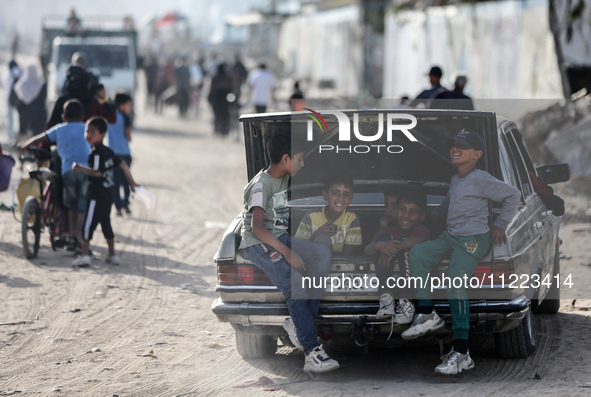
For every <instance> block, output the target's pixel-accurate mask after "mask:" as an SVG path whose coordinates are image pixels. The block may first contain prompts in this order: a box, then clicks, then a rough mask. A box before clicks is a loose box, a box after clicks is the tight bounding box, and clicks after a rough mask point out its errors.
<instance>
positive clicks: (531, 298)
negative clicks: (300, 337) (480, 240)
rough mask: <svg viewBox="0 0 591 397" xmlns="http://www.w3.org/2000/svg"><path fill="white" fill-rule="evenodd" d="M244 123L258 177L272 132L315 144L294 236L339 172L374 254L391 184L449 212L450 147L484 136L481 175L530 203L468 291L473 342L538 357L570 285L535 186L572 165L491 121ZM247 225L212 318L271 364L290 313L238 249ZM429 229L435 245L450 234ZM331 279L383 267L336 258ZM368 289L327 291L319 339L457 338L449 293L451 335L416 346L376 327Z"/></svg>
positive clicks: (375, 293) (438, 292)
mask: <svg viewBox="0 0 591 397" xmlns="http://www.w3.org/2000/svg"><path fill="white" fill-rule="evenodd" d="M402 112H404V113H402ZM311 116H314V120H312V117H311ZM240 120H241V121H242V122H243V124H244V133H245V146H246V159H247V171H248V178H249V179H250V178H252V177H253V176H254V175H255V174H256V173H257V172H258V171H259V170H261V169H262V168H264V167H267V166H268V165H269V159H268V156H267V154H266V151H265V145H264V144H265V141H266V137H268V136H269V134H272V133H273V132H275V131H277V130H280V129H286V130H290V131H291V133H292V135H299V136H301V137H302V138H303V139H307V141H308V144H309V147H307V149H306V152H305V157H304V159H305V164H306V165H305V167H304V168H303V169H302V171H300V173H298V175H297V176H296V177H294V178H292V181H291V188H290V202H289V205H290V208H291V225H290V227H291V231H292V232H293V233H294V234H295V230H296V229H297V226H298V225H299V222H300V220H301V219H302V217H303V215H304V214H305V213H306V212H307V211H309V210H312V209H319V208H321V207H322V206H323V205H325V202H324V201H323V199H322V196H321V190H322V181H323V180H324V179H325V178H326V177H327V176H330V175H332V174H334V173H338V172H340V173H346V174H347V175H349V176H350V177H351V178H352V179H353V180H354V183H355V187H354V191H355V198H354V200H353V202H352V203H351V205H350V207H349V210H350V211H353V212H355V213H356V214H357V215H358V217H359V219H360V221H361V229H362V238H363V243H364V246H365V245H367V244H368V243H369V242H370V241H371V238H372V236H373V234H374V233H375V232H376V230H377V229H378V227H379V220H380V218H381V217H382V216H383V213H384V195H383V193H384V191H386V190H387V189H388V188H391V187H396V188H399V189H412V190H414V191H417V192H422V193H425V194H426V195H427V199H428V206H431V207H432V206H436V205H438V204H440V203H441V202H442V201H443V199H444V198H445V195H446V192H447V189H448V187H449V182H450V180H451V177H452V176H453V175H454V174H455V173H457V169H456V168H455V167H454V166H453V164H452V163H451V160H450V159H449V146H448V145H447V144H446V140H447V139H448V138H450V137H451V136H453V135H455V134H456V133H457V132H458V131H460V130H461V129H463V128H465V129H468V130H471V131H475V132H477V133H478V134H479V135H480V136H481V137H482V138H483V141H484V143H485V150H484V152H483V156H482V159H481V160H480V161H479V162H478V164H477V167H478V168H480V169H483V170H486V171H487V172H489V173H490V174H491V175H493V176H495V177H496V178H498V179H500V180H503V181H505V182H506V183H509V184H511V185H513V186H515V187H516V188H518V189H519V190H520V191H521V193H522V200H521V204H520V207H519V211H518V213H517V214H516V215H515V217H514V218H513V220H512V222H511V223H510V225H509V227H508V228H507V238H508V243H507V244H504V245H503V246H501V247H493V248H491V250H490V252H489V253H488V255H487V256H486V257H485V258H484V259H483V260H482V261H481V262H480V264H479V266H478V268H477V269H476V272H475V275H474V277H476V278H477V279H478V280H480V283H478V285H477V286H474V287H470V288H467V291H468V295H469V299H470V327H471V328H470V332H471V334H473V336H474V337H475V338H472V337H471V341H472V340H474V341H476V340H482V338H478V335H480V336H483V337H484V338H487V339H488V340H489V341H491V342H492V341H494V343H495V347H496V351H497V353H498V354H499V355H500V356H501V357H507V358H520V357H527V356H528V355H530V354H531V353H532V352H533V351H534V349H535V340H534V338H533V322H532V312H533V313H556V312H557V311H558V308H559V297H560V287H561V286H563V283H568V282H569V280H568V279H567V280H564V279H561V278H560V263H559V253H558V249H559V245H560V239H559V238H558V230H559V228H560V220H561V218H560V217H559V216H555V215H554V214H553V213H552V211H551V210H550V209H549V208H546V206H545V205H544V203H543V202H542V200H541V198H540V197H539V196H538V194H537V193H536V191H535V190H534V188H533V184H532V178H538V179H540V180H542V181H543V182H545V183H547V184H549V183H556V182H561V181H567V180H568V179H569V178H570V171H569V168H568V165H566V164H551V165H545V166H542V167H538V168H537V169H535V168H534V165H533V162H532V160H531V159H530V156H529V154H528V152H527V150H526V148H525V145H524V143H523V140H522V138H521V134H520V133H519V131H518V130H517V127H516V125H515V124H514V123H513V122H512V121H510V120H507V119H504V118H502V117H498V116H497V115H496V114H495V113H493V112H485V111H451V110H440V111H436V110H404V111H401V110H383V111H380V110H363V111H342V112H335V111H325V112H317V113H315V114H313V113H310V112H295V113H276V114H257V115H245V116H243V117H242V118H241V119H240ZM376 131H377V132H376ZM413 138H414V140H413ZM347 139H349V140H347ZM245 182H246V181H245ZM499 209H500V204H499V203H493V202H491V203H490V216H489V218H490V219H489V221H490V224H492V222H493V220H494V218H495V216H497V215H498V212H499ZM240 226H241V220H240V216H237V217H236V218H235V219H234V221H233V222H232V223H231V224H230V225H229V227H228V228H227V230H226V232H225V233H224V236H223V238H222V242H221V245H220V247H219V250H218V252H217V253H216V255H215V257H214V262H215V263H216V266H217V272H218V285H217V292H219V294H220V296H219V298H218V299H216V300H215V301H214V302H213V305H212V310H213V313H214V314H215V315H216V316H217V317H218V319H219V321H223V322H229V323H230V324H231V325H232V327H233V328H234V329H235V334H236V347H237V350H238V352H239V353H240V355H241V356H242V357H244V358H262V357H266V356H269V355H271V354H274V352H275V351H276V349H277V339H281V341H282V342H283V343H284V344H289V343H290V342H289V338H287V337H286V336H287V334H286V332H285V331H284V329H283V327H282V322H283V320H284V318H285V317H286V316H288V315H289V314H288V310H287V306H286V304H285V300H284V298H283V296H282V294H281V293H280V292H279V290H278V289H277V288H276V287H275V286H273V285H272V283H271V282H270V281H269V280H268V279H267V277H266V276H265V274H264V273H263V272H262V271H261V270H259V269H258V268H256V267H255V266H253V265H252V264H251V263H250V262H249V261H248V260H245V259H244V258H243V257H242V256H241V255H240V254H239V252H238V251H237V247H238V245H239V242H240ZM427 226H429V227H430V228H431V230H432V237H433V238H435V237H436V236H438V235H439V233H440V232H441V231H442V230H443V229H444V227H445V225H437V224H428V225H427ZM446 269H447V261H444V262H442V263H441V264H440V265H439V269H437V271H434V272H433V273H432V274H436V273H437V274H438V273H443V274H445V271H446ZM331 276H334V277H336V278H350V279H351V280H357V281H359V280H360V279H363V277H373V276H375V265H374V263H373V261H372V259H371V258H369V257H366V256H355V257H345V256H339V255H334V256H333V261H332V267H331ZM361 284H362V283H352V286H351V287H350V288H349V287H345V288H340V289H338V288H327V289H326V290H325V294H324V296H323V299H322V301H321V305H320V313H319V317H318V318H317V319H316V320H315V323H316V326H317V328H318V330H319V334H320V336H321V338H323V339H329V338H332V339H334V340H341V341H350V342H351V343H356V344H357V345H359V346H368V345H395V344H408V343H429V342H435V343H436V342H439V341H444V342H449V341H451V340H452V333H451V312H450V309H449V306H448V302H447V296H446V289H445V288H443V287H440V288H436V289H435V291H434V298H435V307H436V310H437V312H438V313H439V314H440V316H441V317H442V318H443V319H444V320H445V322H446V327H444V329H442V330H441V331H440V332H436V333H433V334H429V335H426V336H424V337H422V338H419V339H417V340H416V341H412V342H411V341H404V340H402V339H401V338H400V336H399V335H398V334H400V333H401V332H402V331H404V330H405V329H406V328H407V327H408V325H396V324H394V325H392V324H391V323H390V322H389V321H380V320H377V319H376V317H375V314H376V312H377V311H378V308H379V307H378V300H379V296H380V292H379V290H378V288H377V287H376V288H373V287H371V286H367V285H366V284H364V285H361ZM392 331H393V335H392V337H390V338H388V336H389V334H390V333H391V332H392Z"/></svg>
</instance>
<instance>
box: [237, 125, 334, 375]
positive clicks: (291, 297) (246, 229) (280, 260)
mask: <svg viewBox="0 0 591 397" xmlns="http://www.w3.org/2000/svg"><path fill="white" fill-rule="evenodd" d="M267 153H268V154H269V157H270V160H271V165H270V166H269V168H267V169H266V170H261V171H260V172H259V173H258V174H257V175H256V176H255V177H254V178H252V180H251V181H250V182H249V183H248V184H247V185H246V187H245V188H244V209H243V211H242V221H243V224H242V229H241V235H242V241H241V242H240V253H241V255H242V256H243V257H245V258H246V259H250V261H251V262H252V263H253V264H254V265H255V266H257V267H258V268H260V269H261V270H263V272H264V273H265V274H266V275H267V277H268V278H269V279H270V280H271V282H272V283H273V284H274V285H275V286H276V287H277V288H279V290H280V291H281V293H282V294H283V296H285V300H286V302H287V308H288V310H289V315H290V318H287V319H286V320H285V321H284V323H283V327H284V328H285V330H286V331H287V333H288V334H289V338H290V339H291V341H292V343H293V344H294V345H295V346H296V347H297V348H298V349H300V350H303V351H304V353H305V355H306V359H305V364H304V371H307V372H316V373H320V372H328V371H332V370H334V369H337V368H338V367H339V363H338V362H337V361H335V360H333V359H331V358H330V357H329V356H328V355H327V354H326V353H325V351H324V349H323V347H322V345H321V344H320V343H319V342H318V333H317V331H316V327H315V326H314V316H316V315H317V314H318V308H319V305H320V297H321V296H322V292H323V290H322V289H321V288H316V289H315V288H304V285H303V284H302V281H303V280H302V275H305V276H307V277H310V278H311V279H314V278H318V277H325V276H327V275H328V272H329V269H330V263H331V260H332V253H331V251H330V249H328V248H327V247H325V246H323V245H320V244H316V243H313V242H310V241H306V240H301V239H297V238H291V236H290V235H289V234H288V232H287V227H288V222H289V207H288V197H287V188H288V182H289V178H290V177H291V176H294V175H296V174H297V173H298V171H299V170H300V169H301V168H302V167H303V166H304V149H303V144H301V143H300V142H299V141H298V140H296V139H293V146H292V138H291V136H290V134H289V133H285V132H277V133H275V134H272V135H271V136H270V137H269V139H268V140H267ZM312 285H313V284H312Z"/></svg>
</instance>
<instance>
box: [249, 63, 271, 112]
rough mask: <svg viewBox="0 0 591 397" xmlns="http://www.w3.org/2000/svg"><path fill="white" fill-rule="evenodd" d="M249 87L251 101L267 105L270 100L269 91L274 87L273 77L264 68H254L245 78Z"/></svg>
mask: <svg viewBox="0 0 591 397" xmlns="http://www.w3.org/2000/svg"><path fill="white" fill-rule="evenodd" d="M247 82H248V85H249V86H250V87H251V90H252V96H251V100H252V103H253V104H255V105H267V104H268V103H269V102H270V101H271V91H272V90H273V89H274V88H275V78H274V77H273V75H272V74H271V73H270V72H269V71H268V70H266V69H256V70H253V71H252V72H250V74H249V75H248V79H247Z"/></svg>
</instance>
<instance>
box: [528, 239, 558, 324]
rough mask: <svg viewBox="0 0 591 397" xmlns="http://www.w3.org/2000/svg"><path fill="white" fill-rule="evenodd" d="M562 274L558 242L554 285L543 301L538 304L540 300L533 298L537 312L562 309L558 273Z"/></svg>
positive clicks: (534, 309) (542, 312)
mask: <svg viewBox="0 0 591 397" xmlns="http://www.w3.org/2000/svg"><path fill="white" fill-rule="evenodd" d="M558 274H560V253H559V252H558V244H556V253H555V254H554V272H553V274H552V276H553V277H552V285H551V286H550V288H549V289H548V292H547V293H546V296H545V297H544V300H543V301H542V303H540V304H538V300H537V299H534V300H532V309H533V311H534V313H535V314H556V313H558V310H559V309H560V287H559V286H558V282H559V281H558V280H557V278H558V277H556V275H558Z"/></svg>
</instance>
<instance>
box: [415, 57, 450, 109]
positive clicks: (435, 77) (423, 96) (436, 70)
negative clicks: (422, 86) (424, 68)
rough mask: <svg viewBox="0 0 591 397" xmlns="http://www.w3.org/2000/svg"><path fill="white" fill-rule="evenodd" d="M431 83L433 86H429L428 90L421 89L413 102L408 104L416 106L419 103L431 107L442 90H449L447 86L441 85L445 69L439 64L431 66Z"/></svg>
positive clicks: (429, 74)
mask: <svg viewBox="0 0 591 397" xmlns="http://www.w3.org/2000/svg"><path fill="white" fill-rule="evenodd" d="M427 75H428V76H429V83H431V88H427V89H426V90H423V91H421V93H420V94H419V95H417V97H416V98H415V99H413V100H412V102H411V103H410V104H409V105H408V106H409V107H411V108H416V107H417V106H419V105H421V104H422V105H423V106H424V107H426V108H430V107H431V102H432V101H433V99H434V98H435V97H436V96H437V95H439V94H440V93H442V92H445V91H448V89H447V88H445V87H443V86H442V85H441V77H443V71H442V70H441V68H440V67H439V66H433V67H431V70H429V73H428V74H427Z"/></svg>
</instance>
